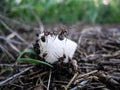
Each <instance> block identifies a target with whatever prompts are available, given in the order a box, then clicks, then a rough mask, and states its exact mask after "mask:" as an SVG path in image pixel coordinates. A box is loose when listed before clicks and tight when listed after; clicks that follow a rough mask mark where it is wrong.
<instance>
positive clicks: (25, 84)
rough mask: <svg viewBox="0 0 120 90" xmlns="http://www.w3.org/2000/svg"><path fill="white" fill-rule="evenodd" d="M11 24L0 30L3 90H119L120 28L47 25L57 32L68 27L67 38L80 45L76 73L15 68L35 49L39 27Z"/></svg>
mask: <svg viewBox="0 0 120 90" xmlns="http://www.w3.org/2000/svg"><path fill="white" fill-rule="evenodd" d="M9 22H11V23H9V24H8V22H2V26H3V28H1V29H0V89H1V90H9V89H11V90H120V50H119V49H120V25H110V24H108V25H97V24H94V25H91V24H84V23H81V24H75V25H63V24H54V25H45V30H48V31H54V32H56V33H58V32H59V31H60V29H61V27H62V28H65V29H66V30H67V32H68V33H67V35H66V37H67V38H69V39H72V40H74V41H75V42H77V43H78V48H77V50H76V53H75V57H76V60H77V62H78V65H79V69H78V72H77V73H76V74H73V73H72V71H71V68H66V66H64V65H61V66H60V67H59V68H58V67H56V66H55V68H53V69H50V68H48V67H46V66H44V65H31V64H26V63H24V64H19V65H17V66H16V64H15V62H16V59H17V57H18V55H19V54H20V53H21V52H22V51H23V50H25V49H28V48H33V43H35V40H36V35H35V34H36V33H38V32H39V25H25V24H23V23H18V22H16V21H10V20H9ZM3 29H4V30H3ZM31 66H34V67H33V68H29V67H31ZM26 69H27V70H26ZM25 70H26V71H25ZM22 71H25V72H24V73H20V72H22ZM18 73H19V75H18V76H16V74H18ZM10 78H12V79H10ZM7 79H9V80H8V81H7V82H5V81H6V80H7Z"/></svg>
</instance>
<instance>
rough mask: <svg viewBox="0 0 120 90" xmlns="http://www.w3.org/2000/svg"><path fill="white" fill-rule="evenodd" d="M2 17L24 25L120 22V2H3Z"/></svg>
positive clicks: (89, 0) (59, 0)
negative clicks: (38, 23)
mask: <svg viewBox="0 0 120 90" xmlns="http://www.w3.org/2000/svg"><path fill="white" fill-rule="evenodd" d="M0 14H1V15H3V16H6V17H9V18H11V19H16V20H19V21H24V22H25V23H28V24H31V23H34V24H35V23H37V22H39V21H42V22H43V23H45V24H54V23H63V24H76V23H81V22H84V23H98V24H105V23H108V24H111V23H114V24H115V23H120V0H0Z"/></svg>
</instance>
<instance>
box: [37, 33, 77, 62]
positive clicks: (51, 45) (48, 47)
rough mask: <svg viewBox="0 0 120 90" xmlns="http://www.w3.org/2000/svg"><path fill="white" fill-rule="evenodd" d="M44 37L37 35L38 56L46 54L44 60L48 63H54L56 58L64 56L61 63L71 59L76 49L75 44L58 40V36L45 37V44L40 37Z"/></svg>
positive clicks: (70, 41) (67, 40)
mask: <svg viewBox="0 0 120 90" xmlns="http://www.w3.org/2000/svg"><path fill="white" fill-rule="evenodd" d="M42 36H45V35H44V33H42V34H40V35H39V37H38V38H39V45H40V51H41V53H40V56H41V57H43V54H46V56H45V57H44V59H45V60H46V61H47V62H48V63H51V64H52V63H54V62H56V61H58V58H60V57H63V55H65V56H66V58H65V59H64V60H63V62H65V63H67V62H68V61H69V58H70V59H72V57H73V55H74V52H75V50H76V48H77V44H76V43H75V42H74V41H72V40H70V39H67V38H65V37H64V40H59V39H58V35H57V36H56V35H48V36H45V42H43V41H42V40H41V37H42Z"/></svg>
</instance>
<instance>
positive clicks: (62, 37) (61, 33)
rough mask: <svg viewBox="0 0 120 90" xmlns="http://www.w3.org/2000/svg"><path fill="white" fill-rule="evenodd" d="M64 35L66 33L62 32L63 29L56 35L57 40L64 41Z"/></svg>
mask: <svg viewBox="0 0 120 90" xmlns="http://www.w3.org/2000/svg"><path fill="white" fill-rule="evenodd" d="M66 33H67V31H66V30H64V29H62V30H61V31H60V34H59V35H58V38H59V39H60V40H64V36H65V34H66Z"/></svg>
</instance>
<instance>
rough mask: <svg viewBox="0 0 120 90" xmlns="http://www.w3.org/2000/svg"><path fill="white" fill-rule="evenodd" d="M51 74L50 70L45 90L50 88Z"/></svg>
mask: <svg viewBox="0 0 120 90" xmlns="http://www.w3.org/2000/svg"><path fill="white" fill-rule="evenodd" d="M51 74H52V71H51V70H50V74H49V80H48V85H47V90H49V87H50V81H51Z"/></svg>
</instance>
